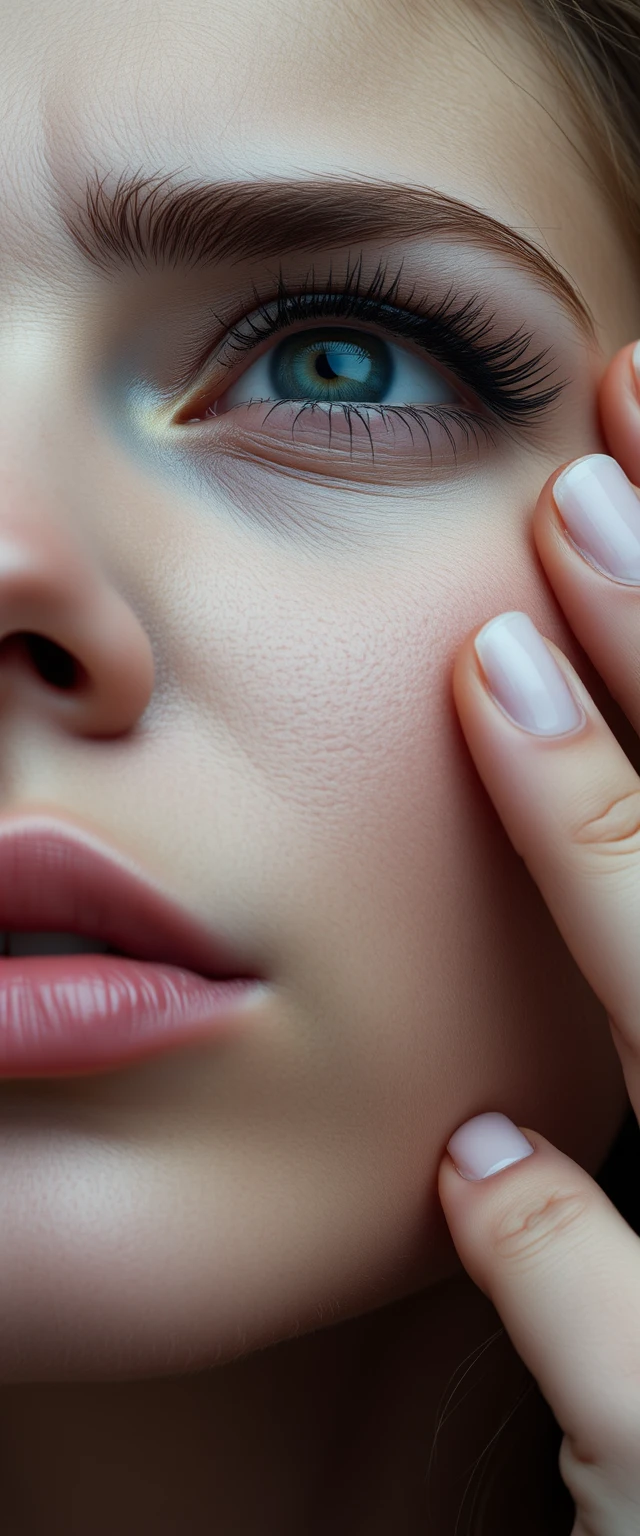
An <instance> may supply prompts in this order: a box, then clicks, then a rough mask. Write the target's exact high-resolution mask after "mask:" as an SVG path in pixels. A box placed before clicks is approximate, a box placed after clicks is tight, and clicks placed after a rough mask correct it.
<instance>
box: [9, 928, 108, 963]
mask: <svg viewBox="0 0 640 1536" xmlns="http://www.w3.org/2000/svg"><path fill="white" fill-rule="evenodd" d="M121 954H122V950H120V949H113V948H112V947H111V945H110V944H105V943H104V940H103V939H93V938H91V937H90V936H89V935H88V934H84V933H58V932H56V931H54V930H53V929H48V930H44V931H42V932H29V930H28V929H26V928H5V929H3V930H2V931H0V956H5V957H6V956H12V955H13V956H18V955H121Z"/></svg>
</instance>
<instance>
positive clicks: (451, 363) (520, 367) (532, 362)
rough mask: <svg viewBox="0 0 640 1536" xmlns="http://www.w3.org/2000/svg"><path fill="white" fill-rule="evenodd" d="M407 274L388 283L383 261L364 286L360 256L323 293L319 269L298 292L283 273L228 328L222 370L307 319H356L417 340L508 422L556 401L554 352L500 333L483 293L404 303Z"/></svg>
mask: <svg viewBox="0 0 640 1536" xmlns="http://www.w3.org/2000/svg"><path fill="white" fill-rule="evenodd" d="M401 275H402V267H400V268H399V269H398V270H397V271H396V273H395V276H394V277H393V278H392V279H391V280H388V278H387V268H386V266H383V265H382V264H380V265H379V266H378V268H377V270H376V272H375V273H374V276H373V278H372V279H371V280H370V281H369V283H368V284H366V285H364V284H363V281H362V257H359V258H358V260H357V261H356V263H355V264H354V265H353V266H351V267H350V268H348V269H347V273H346V275H345V276H344V277H343V278H342V280H341V281H340V282H339V283H337V284H334V282H333V279H332V274H331V270H330V271H329V274H328V277H327V278H326V279H325V281H324V283H323V285H322V289H321V288H320V284H319V282H318V280H317V277H316V274H315V272H313V271H312V272H311V273H310V274H309V276H308V277H307V279H305V281H304V282H303V283H302V284H301V285H300V286H299V287H298V288H297V289H296V290H295V291H292V289H290V287H289V285H288V284H287V282H286V280H285V278H284V277H283V275H282V272H280V274H279V278H278V286H277V296H276V298H275V300H271V301H268V302H262V301H260V300H259V298H258V295H257V294H256V295H255V297H256V307H255V309H254V310H253V311H252V313H251V314H249V315H248V316H246V317H245V318H244V319H243V320H241V321H239V322H238V323H236V324H234V325H232V326H231V327H230V328H229V329H228V330H227V334H226V336H225V338H224V341H223V342H222V344H221V346H220V347H219V348H218V351H217V363H218V367H219V368H221V369H222V370H223V372H229V371H230V370H231V368H232V367H234V366H235V364H236V362H237V360H238V358H239V357H240V356H241V355H242V354H243V353H250V352H252V351H254V350H257V349H258V347H259V346H261V345H264V342H265V341H266V340H268V339H270V338H271V337H276V336H278V335H279V333H281V332H285V331H286V330H288V329H289V328H290V327H291V326H293V325H296V324H297V325H299V324H300V323H301V322H306V324H307V325H311V324H313V323H315V324H318V322H321V321H322V320H331V319H333V320H342V321H344V320H346V319H350V320H351V321H352V323H353V322H354V321H355V322H358V321H360V322H361V323H365V324H366V325H367V326H369V327H371V326H375V327H376V328H377V329H383V330H385V331H386V332H387V334H391V335H393V336H394V337H395V338H396V339H398V340H406V341H409V342H410V343H412V345H413V347H414V348H417V349H419V350H420V351H421V352H423V353H425V354H426V356H427V357H428V358H429V359H430V360H432V361H433V362H435V363H436V364H438V363H439V364H441V365H442V366H443V367H444V368H445V369H446V370H447V372H448V373H449V375H450V377H453V379H454V380H456V381H457V382H458V383H460V384H461V385H464V386H466V387H467V389H469V388H470V389H471V390H472V391H473V393H474V394H475V395H476V397H478V398H479V399H480V400H481V401H482V402H483V403H484V404H485V405H486V406H487V407H488V408H489V410H490V411H491V413H492V414H493V415H494V416H495V417H498V418H499V419H501V420H503V421H504V422H507V423H511V424H512V425H517V424H523V423H524V422H526V421H529V420H532V419H536V418H539V417H540V416H541V415H542V414H543V413H544V412H546V411H548V410H549V409H550V408H551V407H552V406H553V405H554V404H555V403H556V401H557V400H558V399H559V397H560V395H561V394H562V392H563V390H564V389H565V387H566V384H567V382H568V381H567V380H562V379H559V378H558V377H557V374H558V370H557V367H555V366H554V364H553V359H552V357H551V354H550V351H549V349H548V348H545V349H540V350H537V351H536V350H535V347H534V340H533V336H532V334H531V333H529V332H528V331H527V330H526V328H525V327H524V326H519V327H517V328H516V329H515V330H512V331H511V332H510V333H509V334H507V335H506V336H502V337H500V336H496V329H497V323H496V316H495V313H494V312H493V311H492V310H491V309H490V308H489V307H488V306H487V305H486V303H485V302H484V301H483V300H482V299H481V298H479V297H478V296H477V295H474V296H472V297H471V298H466V299H460V298H459V296H457V295H456V293H455V292H454V291H453V290H452V289H449V290H448V292H447V293H446V294H445V296H444V298H443V299H441V300H439V301H438V302H436V303H433V302H431V303H430V302H429V301H428V300H426V301H423V302H417V301H415V298H414V291H415V285H414V289H412V290H411V292H410V293H409V294H408V296H407V297H406V298H404V301H403V303H402V304H399V303H398V292H399V285H400V280H401ZM183 419H184V418H183ZM191 419H193V417H192V418H191Z"/></svg>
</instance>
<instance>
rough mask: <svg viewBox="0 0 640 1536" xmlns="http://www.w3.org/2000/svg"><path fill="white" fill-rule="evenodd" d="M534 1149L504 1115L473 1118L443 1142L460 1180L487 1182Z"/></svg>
mask: <svg viewBox="0 0 640 1536" xmlns="http://www.w3.org/2000/svg"><path fill="white" fill-rule="evenodd" d="M534 1150H535V1148H534V1147H532V1145H531V1142H530V1141H527V1138H526V1136H523V1134H522V1131H519V1130H518V1127H517V1125H514V1123H513V1121H512V1120H508V1119H507V1116H506V1115H500V1114H495V1113H492V1114H488V1115H475V1117H474V1119H473V1120H466V1121H465V1123H464V1125H461V1126H460V1127H459V1129H458V1130H457V1131H454V1133H453V1136H452V1137H451V1139H450V1140H449V1141H448V1142H447V1151H448V1153H449V1156H450V1158H451V1159H452V1161H453V1162H454V1163H455V1166H456V1168H457V1170H458V1173H460V1174H462V1177H463V1179H488V1178H489V1177H490V1175H491V1174H492V1173H500V1172H501V1170H502V1169H503V1168H509V1167H510V1165H511V1163H520V1162H522V1159H523V1158H524V1157H530V1156H531V1153H532V1152H533V1151H534Z"/></svg>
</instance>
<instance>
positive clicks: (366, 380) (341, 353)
mask: <svg viewBox="0 0 640 1536" xmlns="http://www.w3.org/2000/svg"><path fill="white" fill-rule="evenodd" d="M269 375H270V384H271V388H272V390H273V393H274V395H276V396H277V398H278V399H280V400H324V401H326V402H330V401H331V400H338V401H341V400H345V401H346V400H362V401H369V402H370V403H371V404H373V403H374V402H375V401H376V400H382V399H383V398H384V396H385V395H386V394H387V392H388V390H389V386H390V384H391V380H392V378H393V360H392V357H391V349H390V348H389V347H388V346H387V345H386V343H385V342H384V341H382V340H378V337H377V336H369V335H368V334H367V333H366V332H365V331H348V330H342V329H340V328H339V327H336V328H335V329H334V330H318V329H315V330H313V331H311V330H309V331H298V332H297V333H296V334H295V335H294V336H287V337H286V338H285V340H284V341H282V342H281V343H280V346H279V347H276V349H275V351H274V353H273V357H272V358H271V360H270V366H269Z"/></svg>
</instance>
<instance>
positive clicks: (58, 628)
mask: <svg viewBox="0 0 640 1536" xmlns="http://www.w3.org/2000/svg"><path fill="white" fill-rule="evenodd" d="M508 9H509V15H508V17H507V16H506V14H505V13H503V11H502V10H501V8H500V6H499V5H496V7H495V8H494V7H492V6H491V5H488V6H487V9H486V14H485V11H484V8H482V9H481V8H479V7H476V6H470V5H469V6H466V5H464V4H463V3H460V5H458V4H457V3H455V4H452V3H450V0H447V3H446V5H445V4H444V3H442V4H439V3H436V0H422V3H418V0H414V3H409V0H408V3H406V4H403V5H400V6H397V5H394V6H392V7H391V6H386V5H385V4H384V0H380V3H374V0H354V3H353V4H349V5H348V6H346V5H340V4H333V3H331V4H324V5H323V6H321V7H318V6H317V5H314V6H312V5H311V4H310V3H308V0H277V3H276V4H275V5H274V4H267V3H266V0H228V3H226V4H225V5H224V6H220V7H218V8H214V9H212V8H211V7H207V6H203V5H202V4H200V3H198V0H166V3H164V4H163V5H162V6H161V7H158V6H157V5H152V4H150V3H149V0H135V3H134V4H133V5H126V6H125V5H123V4H120V3H118V0H106V3H104V4H101V5H99V6H97V5H95V4H94V3H92V0H76V3H75V4H74V5H73V6H71V7H70V6H69V4H68V0H65V3H62V0H46V3H43V0H25V3H23V4H21V5H20V6H19V7H17V6H15V5H14V4H10V3H9V0H5V3H4V5H3V7H2V12H1V21H0V27H1V33H0V50H1V54H2V58H3V67H2V72H1V77H0V144H1V146H2V148H1V151H0V208H1V216H0V338H1V345H0V389H1V392H2V402H3V408H2V415H1V423H2V424H1V427H0V485H1V487H2V499H1V507H2V526H1V530H0V540H1V543H0V548H1V550H2V556H3V558H2V562H1V563H0V616H1V620H0V621H1V623H2V637H3V643H2V650H1V651H0V700H1V704H2V719H3V729H2V735H1V738H0V783H1V784H2V791H3V792H2V801H1V802H0V840H1V836H2V832H3V827H4V825H5V822H7V825H8V823H9V820H11V819H12V818H16V817H18V818H25V819H26V820H27V822H29V819H30V818H31V821H30V823H29V824H30V825H33V826H36V824H38V825H44V824H46V827H49V828H51V829H53V830H52V832H51V837H52V838H53V839H54V841H55V834H56V829H57V831H58V832H60V831H63V832H64V829H65V828H66V829H67V832H68V834H69V837H70V838H72V839H73V838H76V840H77V841H78V846H80V843H82V845H83V846H84V845H87V846H91V847H93V848H98V849H99V850H102V851H103V852H106V853H107V854H110V855H111V856H112V858H113V860H115V862H116V863H118V861H119V862H120V865H121V866H122V868H126V869H131V870H132V871H134V873H136V872H137V877H138V878H139V879H140V880H141V881H142V882H144V881H147V882H148V883H149V888H150V889H153V890H154V891H157V892H159V893H160V895H159V897H158V899H159V900H160V899H162V901H166V902H169V903H172V904H173V908H174V910H175V908H178V909H180V912H181V914H182V916H183V918H184V921H185V923H189V924H190V925H191V930H192V931H193V932H195V925H197V926H198V927H199V930H200V931H201V932H202V934H203V935H205V940H203V943H204V946H205V948H206V943H207V942H211V943H214V942H215V943H219V945H220V946H221V949H225V952H226V953H227V954H228V955H230V956H232V957H233V960H232V961H231V962H230V964H229V968H228V969H229V972H230V973H231V974H234V963H235V967H236V969H235V974H237V975H243V976H246V977H256V978H258V979H259V982H260V985H258V986H254V985H252V984H251V983H250V982H248V983H247V985H246V986H245V987H244V988H242V989H237V990H236V1001H235V1003H233V1002H228V1003H227V1004H225V1005H224V1007H223V1008H222V1012H221V1014H220V1017H219V1020H218V1022H217V1023H214V1022H212V1021H211V1018H210V1015H209V1014H208V1013H207V1011H206V1008H205V1010H204V1014H203V1015H202V1019H203V1020H204V1022H202V1019H201V1022H200V1025H199V1027H198V1030H194V1031H193V1034H192V1036H190V1035H189V1031H188V1030H186V1031H185V1037H184V1040H183V1041H182V1042H181V1040H180V1036H179V1031H176V1032H175V1038H172V1040H171V1043H170V1048H167V1049H164V1050H162V1049H160V1047H159V1044H158V1038H157V1034H158V1032H157V1030H156V1034H155V1035H154V1033H153V1029H152V1030H151V1044H150V1045H149V1044H148V1042H147V1046H145V1045H144V1042H143V1044H142V1046H141V1047H140V1050H139V1051H138V1053H137V1054H136V1052H135V1051H132V1052H131V1055H130V1058H127V1059H124V1060H121V1061H116V1063H115V1065H114V1064H113V1063H110V1062H109V1061H108V1060H106V1059H105V1060H104V1061H102V1062H99V1063H98V1067H99V1070H98V1069H96V1064H95V1063H94V1064H93V1066H92V1067H91V1069H90V1068H89V1067H88V1066H85V1069H84V1070H76V1071H70V1072H69V1073H67V1075H65V1073H64V1072H63V1071H62V1072H61V1071H57V1072H56V1071H53V1070H52V1071H51V1072H50V1073H49V1074H47V1072H46V1071H43V1072H42V1074H41V1075H38V1073H37V1072H36V1073H35V1074H34V1075H33V1076H28V1075H25V1076H22V1077H20V1073H19V1070H18V1069H16V1075H14V1076H13V1077H11V1076H10V1075H8V1076H7V1077H6V1080H0V1149H1V1156H0V1226H1V1228H2V1233H3V1243H2V1248H3V1254H4V1257H3V1258H1V1259H0V1318H1V1319H2V1321H1V1323H0V1368H1V1370H2V1375H3V1379H4V1380H11V1379H16V1380H18V1379H30V1378H31V1379H39V1380H42V1379H45V1378H46V1377H47V1376H51V1377H52V1378H54V1379H58V1378H62V1377H70V1378H81V1377H82V1376H87V1377H99V1376H101V1375H102V1376H105V1377H106V1376H108V1375H110V1374H113V1375H117V1374H122V1375H131V1374H134V1373H136V1372H138V1373H139V1374H145V1373H148V1374H154V1373H163V1372H168V1371H172V1370H175V1371H180V1370H184V1369H189V1368H198V1367H203V1366H206V1365H213V1364H216V1363H217V1362H220V1361H224V1360H226V1359H230V1358H233V1357H234V1356H236V1355H238V1354H240V1353H242V1352H245V1351H249V1350H252V1349H256V1348H258V1347H260V1346H262V1345H264V1344H267V1343H270V1342H273V1341H275V1340H278V1339H283V1338H286V1337H289V1336H290V1335H292V1334H294V1333H297V1332H300V1333H304V1332H305V1331H307V1330H311V1329H313V1328H317V1327H318V1326H320V1325H324V1324H326V1323H329V1322H332V1321H335V1320H337V1319H340V1318H342V1317H347V1316H352V1315H354V1314H357V1313H358V1312H363V1311H366V1310H368V1309H370V1308H373V1307H375V1306H377V1305H381V1304H383V1303H384V1302H387V1301H390V1300H392V1299H395V1298H398V1297H400V1296H403V1295H406V1294H409V1293H411V1292H413V1291H417V1290H418V1289H419V1288H421V1287H423V1286H428V1285H430V1284H433V1283H435V1282H436V1281H439V1280H442V1279H444V1278H446V1277H447V1276H449V1275H453V1274H455V1273H457V1272H458V1271H459V1263H458V1260H457V1258H456V1255H455V1251H454V1249H453V1245H452V1242H451V1239H450V1237H449V1236H448V1233H447V1229H446V1226H445V1223H444V1219H443V1216H442V1212H441V1210H440V1206H439V1203H438V1198H437V1192H436V1184H435V1176H436V1170H437V1165H438V1161H439V1158H440V1157H441V1155H442V1151H443V1147H444V1144H445V1141H446V1139H447V1137H448V1136H449V1135H450V1134H451V1132H452V1130H453V1129H454V1128H455V1126H456V1125H457V1124H459V1123H460V1122H461V1121H462V1120H463V1119H465V1117H467V1116H469V1115H472V1114H475V1113H479V1112H481V1111H482V1110H485V1109H496V1110H502V1111H504V1112H505V1113H506V1114H508V1115H509V1116H510V1117H511V1118H512V1119H514V1120H515V1121H516V1122H518V1123H524V1124H528V1125H535V1126H537V1127H539V1129H540V1130H541V1132H542V1133H543V1134H544V1135H546V1136H547V1137H549V1138H551V1139H552V1140H554V1141H555V1142H556V1143H557V1144H558V1145H559V1146H560V1147H561V1148H562V1149H563V1150H565V1151H566V1152H568V1153H569V1154H570V1155H571V1156H573V1157H575V1158H577V1159H578V1160H580V1161H582V1162H583V1164H584V1166H586V1167H588V1168H589V1169H590V1170H594V1169H596V1168H597V1167H598V1166H599V1164H600V1163H601V1161H602V1159H603V1157H604V1155H605V1153H606V1151H607V1149H608V1147H609V1145H610V1143H611V1141H612V1139H613V1137H614V1135H615V1133H616V1130H617V1128H618V1126H619V1124H620V1122H621V1119H622V1116H623V1114H624V1109H625V1104H626V1097H625V1090H624V1083H623V1080H622V1073H621V1069H620V1066H619V1062H618V1058H617V1056H616V1053H615V1050H614V1047H613V1044H612V1042H611V1040H610V1038H609V1035H608V1033H607V1032H606V1031H605V1029H604V1027H603V1025H604V1022H605V1019H604V1012H603V1009H602V1007H601V1006H600V1004H599V1003H598V1002H597V1000H596V998H595V997H594V995H593V994H592V992H591V991H590V990H589V988H588V987H587V985H586V983H585V981H584V980H583V978H582V977H581V975H580V974H579V972H578V969H577V967H576V966H575V964H574V962H573V961H572V959H571V958H570V956H569V954H568V951H567V950H566V948H565V946H564V943H563V941H562V939H561V938H560V936H559V934H558V933H557V931H556V929H555V927H554V924H553V921H552V919H551V917H550V916H549V913H548V912H547V910H546V908H545V906H544V903H543V901H542V899H541V897H540V896H539V894H538V892H537V890H536V888H535V887H534V885H533V882H532V880H531V879H530V876H529V874H528V873H527V870H526V868H525V866H524V863H523V861H522V860H521V859H520V858H519V857H518V854H517V853H516V852H515V851H514V849H513V848H512V846H511V844H510V843H509V841H508V838H507V836H506V834H505V832H504V831H503V829H502V827H501V825H500V823H499V821H498V818H497V816H496V814H495V812H494V810H493V808H492V806H491V803H490V801H489V798H488V796H487V794H486V792H485V790H484V789H483V787H482V785H481V782H480V780H479V778H478V776H477V774H476V772H475V769H474V767H473V764H472V762H471V760H470V757H469V754H468V752H467V749H466V746H465V742H464V738H463V735H462V732H461V729H460V725H459V722H458V720H457V717H456V713H455V708H454V704H453V699H452V694H451V672H452V666H453V661H454V657H455V655H456V651H457V649H458V648H459V646H460V645H461V643H462V641H463V639H464V637H465V635H466V634H467V633H468V631H469V630H470V629H471V628H472V626H474V625H477V624H479V623H481V622H484V621H485V620H487V619H489V618H491V617H492V616H493V615H494V614H497V613H499V612H501V611H502V610H505V609H519V610H525V611H526V612H527V613H529V614H530V616H531V618H532V619H533V620H534V622H535V623H536V624H537V626H538V627H539V628H540V629H541V631H542V633H543V634H544V635H547V636H549V637H550V638H551V639H553V640H554V641H555V642H556V643H557V644H558V645H559V646H561V647H562V648H563V650H564V651H565V652H566V654H567V656H568V657H569V659H570V660H571V661H573V663H574V665H576V666H577V668H578V670H579V671H580V672H581V675H582V676H583V677H584V680H585V682H586V684H587V686H589V687H590V688H591V690H592V692H593V696H594V698H595V699H596V701H597V702H598V704H599V705H600V707H601V708H602V709H603V712H604V713H605V714H607V718H609V719H610V720H611V722H612V724H614V728H616V729H618V730H619V729H620V722H619V717H618V715H617V714H614V706H613V704H612V702H611V701H610V700H609V699H608V696H607V695H606V693H605V691H604V688H603V685H602V684H601V683H599V682H598V680H597V679H596V678H595V677H594V674H593V672H592V670H591V669H590V667H589V664H588V663H587V662H586V659H585V658H584V656H583V655H582V653H581V652H580V650H579V647H578V646H577V643H576V641H575V639H574V637H573V636H572V635H571V634H570V632H569V630H568V627H567V625H566V622H565V621H564V619H563V617H562V615H561V613H560V610H559V607H558V605H557V603H556V602H555V599H554V597H553V595H552V593H551V590H550V588H549V586H548V584H547V582H546V580H545V578H544V575H543V572H542V569H541V566H540V563H539V561H538V558H537V556H536V553H535V549H534V545H533V541H532V536H531V526H530V525H531V516H532V511H533V507H534V505H535V502H536V499H537V497H538V494H539V491H540V489H541V487H542V485H543V483H544V481H545V480H546V478H547V477H548V476H549V475H550V474H551V472H552V471H553V470H554V469H555V468H556V467H557V466H558V465H559V464H560V463H562V462H564V461H566V460H569V459H571V458H572V457H575V456H577V455H579V454H584V453H587V452H589V451H591V450H592V449H593V450H599V449H601V448H602V438H601V435H600V429H599V425H598V418H597V411H596V391H597V386H598V382H599V379H600V377H601V375H602V373H603V371H604V367H605V365H606V363H607V361H608V360H609V359H610V357H611V356H612V354H613V353H614V352H615V351H616V349H617V348H618V347H620V346H621V345H622V344H623V343H625V342H626V341H629V340H631V339H633V337H634V336H635V335H636V334H637V333H638V330H639V329H640V284H638V281H637V278H636V275H635V269H636V262H635V256H634V250H633V246H632V243H631V239H630V237H629V236H628V235H627V233H626V232H625V230H624V228H623V226H622V224H621V222H619V220H618V217H617V215H616V214H615V213H614V211H613V207H612V205H610V204H609V201H608V198H607V194H606V191H605V190H604V188H603V183H602V176H601V174H600V168H599V166H598V165H597V163H596V156H595V151H593V152H592V150H591V147H590V146H589V145H588V144H587V143H586V141H585V139H584V137H582V136H581V130H580V128H579V127H578V126H577V124H576V122H575V121H574V116H573V112H572V102H571V100H570V98H569V95H568V92H567V88H566V85H565V84H563V83H562V82H561V80H560V78H559V77H558V79H556V78H555V76H554V75H553V74H552V71H551V66H550V65H549V64H548V62H547V61H546V59H545V58H544V57H543V56H542V53H541V52H538V51H537V49H536V47H535V45H534V43H533V41H532V38H531V36H530V35H529V33H528V31H527V30H526V29H525V27H524V25H523V24H522V25H521V23H520V22H519V21H518V20H517V13H516V11H515V8H512V7H509V8H508ZM612 271H615V272H616V280H615V282H613V281H612V280H611V273H612ZM25 636H27V637H29V636H31V637H33V636H40V637H43V638H44V641H45V642H47V641H48V642H50V643H52V644H50V645H49V647H48V648H47V646H46V645H44V646H43V644H42V643H41V642H39V643H35V642H34V641H33V639H31V640H28V639H27V640H25V638H24V637H25ZM56 648H58V649H56ZM65 665H66V666H67V669H68V670H67V671H65ZM57 668H61V669H62V670H57ZM47 835H49V834H47ZM150 900H151V898H150ZM112 904H113V898H112ZM106 905H107V906H108V902H107V904H106ZM95 908H96V910H98V909H99V908H100V901H99V900H98V899H97V898H96V901H95ZM7 910H9V909H8V908H7ZM87 910H88V909H87ZM91 910H93V909H91ZM105 910H106V908H105ZM65 911H66V908H65ZM111 920H112V919H111V916H109V917H108V922H111ZM104 921H107V919H104ZM114 922H115V928H114V930H113V931H114V932H115V933H116V937H117V938H118V939H119V943H117V944H116V943H115V942H114V941H113V934H111V937H112V943H113V947H117V948H119V949H120V950H121V951H123V952H124V953H125V954H126V953H129V955H131V956H133V957H134V958H135V955H136V939H135V934H133V935H130V936H129V941H128V943H127V933H126V932H124V929H126V920H125V918H121V919H120V922H121V927H120V929H118V927H117V921H116V919H114ZM83 923H84V928H85V929H86V930H88V936H90V934H91V933H92V932H93V931H94V926H95V929H96V930H97V928H98V922H97V918H96V924H95V925H93V920H92V918H91V917H86V915H85V918H84V920H83V919H82V918H81V919H80V924H79V926H83ZM5 926H9V927H10V926H11V924H10V922H9V921H8V922H7V923H6V924H5ZM15 926H16V927H18V926H20V927H22V928H26V927H28V924H27V923H26V922H24V921H22V922H21V923H20V924H19V925H18V924H16V925H15ZM72 926H73V924H72V922H71V921H70V920H66V919H65V921H64V922H63V921H60V923H59V924H58V927H59V928H60V929H70V928H72ZM107 926H108V923H107ZM110 932H111V930H110ZM98 937H102V938H104V937H105V933H104V923H103V929H102V932H101V933H98ZM107 937H109V934H107ZM87 947H88V948H90V945H87ZM152 947H153V946H152ZM152 958H153V956H152ZM160 958H163V959H165V960H167V959H168V960H169V961H172V960H173V961H174V962H176V963H177V960H179V959H180V957H179V956H175V955H173V954H172V952H171V946H169V952H168V953H167V954H163V955H161V956H160ZM197 969H198V966H197V963H196V961H195V960H194V961H193V970H195V971H197ZM123 974H124V972H123ZM191 983H193V985H196V983H194V982H193V976H192V977H191V982H190V983H189V984H190V985H191ZM228 990H229V994H230V995H231V992H232V989H228ZM190 995H191V994H190ZM206 995H207V996H208V995H209V994H208V993H207V994H206ZM191 1004H193V998H191ZM225 1008H226V1012H225ZM201 1012H202V1010H201ZM43 1276H44V1277H45V1278H46V1284H45V1285H43V1283H42V1282H43Z"/></svg>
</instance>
